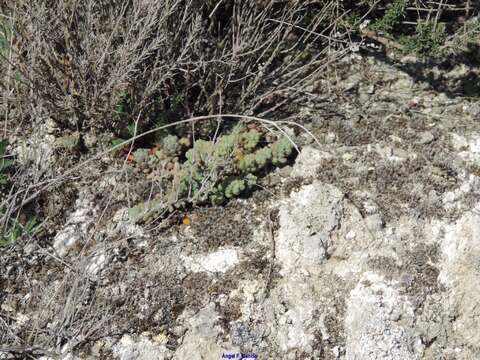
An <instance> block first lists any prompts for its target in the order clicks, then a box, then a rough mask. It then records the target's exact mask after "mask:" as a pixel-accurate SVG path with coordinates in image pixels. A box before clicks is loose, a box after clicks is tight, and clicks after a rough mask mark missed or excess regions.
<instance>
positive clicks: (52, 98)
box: [2, 0, 339, 133]
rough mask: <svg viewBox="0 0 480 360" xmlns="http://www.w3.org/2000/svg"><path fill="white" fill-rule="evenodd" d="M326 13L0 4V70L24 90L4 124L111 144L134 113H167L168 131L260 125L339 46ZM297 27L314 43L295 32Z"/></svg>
mask: <svg viewBox="0 0 480 360" xmlns="http://www.w3.org/2000/svg"><path fill="white" fill-rule="evenodd" d="M335 4H336V2H335V1H325V2H323V4H322V5H321V6H319V5H318V4H317V6H316V10H315V12H312V9H311V5H308V4H307V5H305V2H293V1H292V2H283V3H276V2H275V1H262V2H260V1H258V0H257V1H254V0H248V1H236V0H226V1H218V2H217V1H216V2H213V1H205V2H203V1H196V0H163V1H156V0H136V1H123V0H109V1H105V0H104V1H98V0H87V1H71V0H59V1H54V2H43V1H28V0H15V1H13V0H11V1H4V2H3V5H2V8H3V11H2V13H4V14H9V16H11V17H13V18H14V19H15V36H16V39H15V44H14V56H13V58H12V59H11V60H10V65H12V66H13V67H14V70H15V71H16V72H17V74H21V77H22V78H23V80H24V83H25V85H24V86H20V87H17V89H16V91H15V92H14V94H12V97H11V99H10V100H9V101H10V102H11V103H13V104H14V106H12V111H11V113H10V114H9V117H10V118H12V119H13V118H15V117H22V118H23V119H25V118H27V119H29V118H35V119H40V118H42V119H44V118H46V117H51V118H53V119H54V120H55V121H56V122H57V123H58V124H60V125H61V126H63V127H68V128H70V129H72V130H80V131H82V130H88V129H92V128H94V129H99V130H111V131H114V132H117V133H118V132H120V131H121V130H122V129H124V128H125V126H126V123H128V122H129V121H131V120H132V119H136V118H137V116H138V115H139V114H141V119H142V122H143V123H144V124H146V123H148V122H158V121H159V119H164V118H165V114H167V113H169V112H171V111H172V110H174V114H173V115H174V116H176V118H175V120H178V117H180V116H182V117H186V116H194V115H205V114H215V113H226V112H234V113H243V114H257V115H258V114H262V115H263V116H266V115H270V114H271V113H272V112H273V111H274V110H275V109H277V108H279V106H280V105H282V104H286V103H288V101H289V100H291V99H292V98H293V97H296V98H298V97H299V96H300V95H299V94H301V91H302V89H305V87H306V86H308V85H309V84H311V82H312V81H313V78H314V76H315V74H318V73H320V72H321V71H322V65H324V64H325V62H326V60H325V54H326V53H327V52H328V50H329V49H330V47H331V46H332V44H338V43H339V42H337V41H333V42H332V37H331V36H330V33H331V32H332V31H334V30H335V26H331V25H332V24H334V22H332V21H330V22H329V19H330V18H331V17H338V16H339V14H338V13H337V12H338V8H337V7H336V5H335ZM312 14H313V15H312ZM307 17H308V19H309V20H308V27H309V28H310V29H315V30H316V31H319V29H320V31H323V34H320V33H318V32H312V31H305V30H308V29H305V28H304V27H305V25H304V24H305V18H307ZM330 20H331V19H330ZM319 24H329V25H327V26H323V28H319ZM15 79H16V80H15ZM15 79H10V80H11V81H17V80H18V76H17V77H16V78H15ZM120 102H123V104H121V105H122V108H121V109H120V110H119V103H120ZM119 111H121V112H122V114H119V113H118V112H119ZM125 113H126V115H127V116H119V115H125ZM162 116H163V118H162Z"/></svg>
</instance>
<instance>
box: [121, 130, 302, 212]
mask: <svg viewBox="0 0 480 360" xmlns="http://www.w3.org/2000/svg"><path fill="white" fill-rule="evenodd" d="M161 145H162V149H163V150H165V151H166V152H168V153H169V155H170V156H175V155H176V154H178V153H179V151H180V147H179V144H178V139H177V137H176V136H173V135H168V136H166V137H164V138H163V139H162V141H161ZM292 151H293V146H292V144H291V143H290V141H289V140H288V139H286V138H281V139H279V140H277V141H275V142H274V143H270V144H268V143H267V141H265V137H264V134H262V133H260V132H259V131H257V130H253V129H251V130H246V129H245V128H244V127H243V126H241V125H239V126H236V127H235V128H234V129H233V130H232V131H231V132H230V133H229V134H226V135H223V136H220V137H218V138H217V139H215V140H202V139H199V140H197V141H195V143H194V146H193V147H192V148H190V149H189V150H188V151H187V152H186V153H185V161H184V162H183V163H181V164H179V170H178V172H177V173H176V174H175V176H176V178H177V180H178V181H177V186H176V187H175V189H174V190H173V192H175V194H176V197H175V201H176V202H177V203H178V201H179V199H180V202H183V203H187V204H188V203H189V204H212V205H221V204H223V203H225V202H226V201H228V200H230V199H233V198H235V197H238V196H241V195H243V194H245V193H247V192H248V191H250V190H252V188H253V187H254V186H255V185H256V183H257V176H258V173H260V171H262V170H263V169H266V168H267V167H269V166H276V167H278V166H282V165H284V164H286V163H287V161H288V157H289V156H290V155H291V154H292ZM134 155H135V162H137V161H141V162H145V158H146V157H148V156H149V154H148V152H147V151H146V149H139V150H137V151H136V152H135V154H134ZM139 155H140V156H139ZM137 157H138V160H137ZM167 203H168V201H167V202H166V201H159V200H151V201H149V202H146V203H143V204H140V205H138V206H136V207H134V208H132V209H131V211H130V217H131V219H132V220H133V221H140V220H145V219H148V218H152V213H159V212H160V211H161V210H164V209H165V208H166V207H167V206H168V204H167Z"/></svg>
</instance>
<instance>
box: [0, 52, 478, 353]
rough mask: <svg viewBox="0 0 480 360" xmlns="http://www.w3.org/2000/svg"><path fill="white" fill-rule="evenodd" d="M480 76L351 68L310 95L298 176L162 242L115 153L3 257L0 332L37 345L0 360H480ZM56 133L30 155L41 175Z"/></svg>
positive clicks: (278, 176)
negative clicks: (133, 207)
mask: <svg viewBox="0 0 480 360" xmlns="http://www.w3.org/2000/svg"><path fill="white" fill-rule="evenodd" d="M476 74H477V70H476V68H474V67H471V66H467V65H466V64H464V63H462V62H458V63H455V62H453V61H452V62H451V63H449V64H440V65H438V64H437V65H432V64H423V63H420V62H418V61H417V60H416V59H414V58H404V59H401V61H396V62H393V61H387V59H380V58H375V57H373V56H369V55H359V54H353V55H349V56H348V57H346V58H345V59H344V60H342V61H341V62H340V63H339V64H337V65H335V67H332V69H331V71H329V73H328V74H326V76H325V78H324V80H322V81H320V82H319V83H318V86H315V87H312V89H311V97H312V100H311V107H305V108H304V109H303V110H302V125H303V126H305V127H306V128H307V129H308V130H309V131H311V132H312V133H313V135H315V137H316V139H317V140H318V142H316V141H314V140H313V139H312V137H311V136H309V135H308V134H306V133H305V132H303V131H300V130H298V129H296V130H294V129H291V130H290V131H291V134H292V136H295V138H296V141H297V143H298V144H299V145H301V153H300V154H299V155H298V156H297V158H296V159H295V162H294V163H292V165H291V166H288V167H286V168H282V169H277V170H276V171H274V172H273V173H271V174H269V175H268V176H267V177H266V178H265V179H264V180H263V184H262V187H261V188H259V189H258V190H257V191H256V192H254V193H253V194H252V196H250V197H249V198H245V199H237V200H234V201H231V202H230V203H229V204H227V205H226V206H224V207H203V208H195V209H191V211H189V212H188V214H183V213H178V212H174V213H173V214H172V215H171V216H170V217H169V219H167V220H166V221H164V222H163V223H161V224H160V225H159V226H157V227H153V228H145V227H141V226H139V225H135V224H131V223H130V222H129V221H128V218H127V217H126V211H127V208H126V207H125V206H123V205H120V204H122V201H123V203H124V202H125V199H128V200H129V201H132V202H134V201H135V198H134V195H129V189H130V188H133V187H139V186H141V185H140V184H138V183H136V184H129V183H128V181H125V178H126V177H127V173H126V172H124V171H122V170H118V166H117V167H115V166H116V165H115V164H114V162H113V160H112V158H111V156H110V155H105V156H104V158H102V159H100V160H99V161H97V162H94V163H93V164H90V165H89V167H90V168H89V169H88V171H85V177H84V178H83V179H82V181H80V182H78V181H77V183H76V185H75V186H73V185H72V184H71V183H70V182H69V183H66V184H65V185H64V186H63V187H62V188H61V189H57V190H56V192H52V193H49V194H47V195H46V196H45V198H44V200H43V203H42V206H44V207H45V208H48V209H50V213H49V214H50V218H49V219H47V220H46V221H47V224H48V228H49V229H52V230H51V232H50V233H48V234H46V236H45V239H44V241H42V242H39V243H32V242H19V243H18V244H17V245H16V246H15V247H14V248H11V249H8V250H2V254H1V255H0V256H1V262H2V264H1V265H2V271H1V272H0V281H1V286H0V290H1V292H2V295H1V296H0V300H1V309H0V315H1V316H0V318H1V321H2V322H3V323H4V324H3V325H6V326H3V328H2V329H5V331H9V332H10V333H11V337H12V338H15V339H17V340H18V343H24V344H28V346H27V345H25V346H24V347H23V348H22V347H21V346H18V345H15V346H14V345H10V344H4V345H2V346H0V349H2V348H3V350H4V352H3V353H2V352H0V359H10V358H14V355H15V352H17V353H21V354H23V355H22V356H27V355H29V356H31V357H32V358H41V359H43V360H47V359H57V358H60V359H70V360H73V359H96V358H101V359H121V360H134V359H135V360H141V359H145V360H146V359H179V360H180V359H222V358H229V357H231V358H233V357H235V356H236V358H240V357H239V355H237V354H243V356H244V358H255V357H256V358H258V359H267V358H272V359H273V358H276V359H344V360H354V359H357V360H361V359H372V360H377V359H378V360H380V359H385V360H386V359H399V360H414V359H432V360H433V359H465V360H466V359H480V332H479V331H478V329H479V328H480V306H479V304H480V292H479V291H478V289H479V287H480V260H479V259H480V197H479V196H478V195H479V192H480V122H479V119H480V105H479V103H478V100H476V99H475V98H474V97H470V98H469V97H466V96H465V94H466V91H463V87H464V86H466V84H467V83H468V79H472V78H476ZM52 126H53V125H51V124H50V125H49V124H48V123H46V125H45V126H44V127H42V128H41V129H40V130H39V131H38V134H35V136H33V135H32V136H31V137H30V140H29V141H31V142H34V141H37V146H36V147H35V149H37V150H38V153H37V154H34V155H32V154H30V155H29V154H27V153H25V151H24V152H23V153H22V154H23V155H24V156H25V157H29V156H30V157H32V156H34V157H36V159H39V158H41V159H43V160H42V161H39V165H38V166H39V167H40V168H41V167H46V166H48V164H49V162H50V163H51V162H54V161H55V156H56V154H54V153H52V152H51V151H50V150H49V149H50V147H49V144H51V143H52V142H54V141H55V130H54V129H52V128H51V127H52ZM86 140H88V141H86V145H87V146H95V143H96V142H99V141H100V140H99V139H86ZM19 151H20V150H19ZM20 152H21V151H20ZM67 167H68V164H65V168H67ZM130 196H133V197H132V198H131V199H130ZM185 215H187V216H188V219H189V221H188V222H185V223H182V219H183V218H184V216H185ZM32 329H35V331H32ZM36 344H39V345H38V346H33V345H36ZM47 345H48V346H47ZM7 350H9V351H7Z"/></svg>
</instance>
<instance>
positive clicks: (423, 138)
mask: <svg viewBox="0 0 480 360" xmlns="http://www.w3.org/2000/svg"><path fill="white" fill-rule="evenodd" d="M433 140H435V137H434V136H433V134H432V133H431V132H430V131H425V132H422V133H420V134H419V139H418V140H417V144H421V145H426V144H430V143H431V142H432V141H433Z"/></svg>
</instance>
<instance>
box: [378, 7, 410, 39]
mask: <svg viewBox="0 0 480 360" xmlns="http://www.w3.org/2000/svg"><path fill="white" fill-rule="evenodd" d="M408 3H409V1H408V0H395V1H394V2H392V3H391V4H390V6H389V7H388V9H387V10H386V11H385V14H384V15H383V17H382V18H380V19H378V20H376V21H374V22H373V24H372V25H371V29H372V30H374V31H376V32H378V33H384V34H388V35H390V34H391V33H392V32H393V30H394V28H395V26H397V25H398V24H399V23H400V21H401V20H402V19H403V18H404V16H405V8H406V6H407V5H408Z"/></svg>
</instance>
